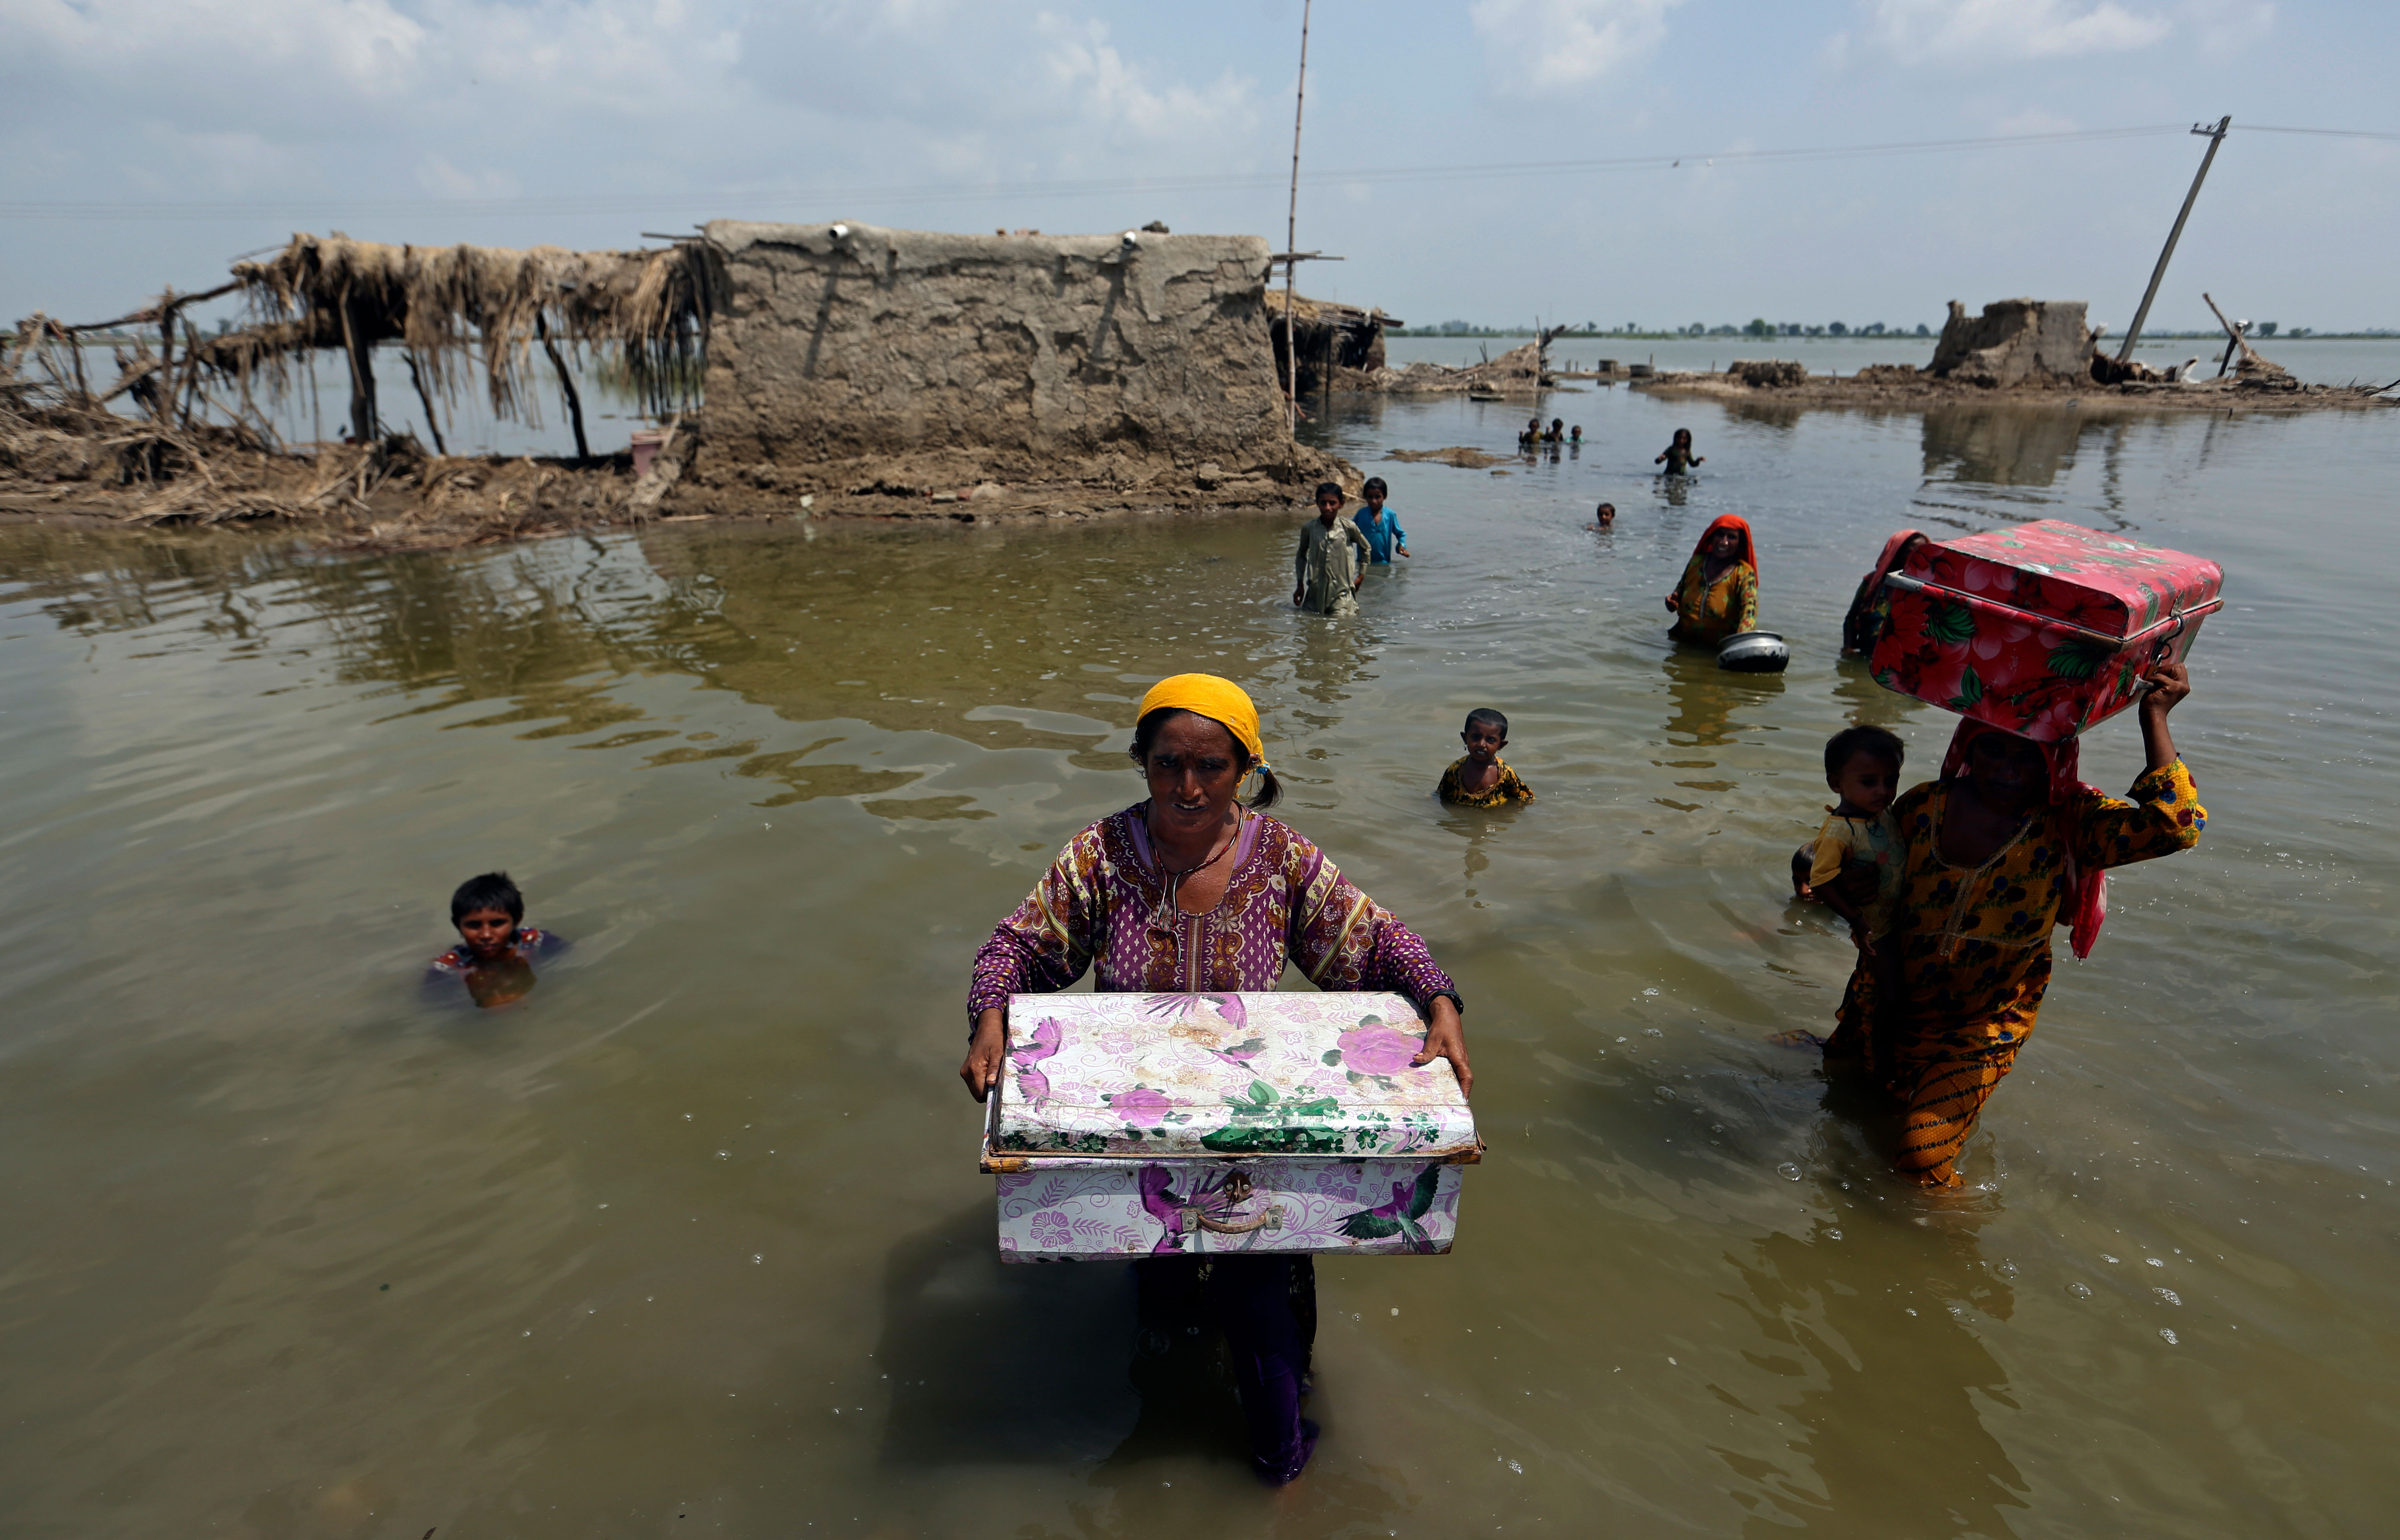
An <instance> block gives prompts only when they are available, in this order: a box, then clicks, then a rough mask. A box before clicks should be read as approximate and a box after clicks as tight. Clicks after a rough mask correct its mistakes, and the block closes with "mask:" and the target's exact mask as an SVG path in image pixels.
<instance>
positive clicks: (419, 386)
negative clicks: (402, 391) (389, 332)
mask: <svg viewBox="0 0 2400 1540" xmlns="http://www.w3.org/2000/svg"><path fill="white" fill-rule="evenodd" d="M402 356H403V357H405V358H406V359H407V360H408V383H409V384H411V385H413V386H415V387H416V401H417V404H418V405H420V406H422V407H424V408H425V430H426V431H427V432H429V433H430V434H432V435H433V452H434V453H435V454H437V455H440V456H442V457H443V458H445V459H446V458H448V457H449V454H450V446H449V445H448V444H445V443H443V442H442V419H441V418H440V417H437V416H434V415H433V396H432V394H431V392H430V391H428V390H427V389H426V388H425V377H424V376H423V375H419V374H418V373H417V372H416V354H415V353H408V354H403V355H402Z"/></svg>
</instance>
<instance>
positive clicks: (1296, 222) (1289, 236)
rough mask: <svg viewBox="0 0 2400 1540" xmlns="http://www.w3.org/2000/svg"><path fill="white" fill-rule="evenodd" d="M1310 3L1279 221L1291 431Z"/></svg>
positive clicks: (1306, 0) (1296, 385) (1296, 394)
mask: <svg viewBox="0 0 2400 1540" xmlns="http://www.w3.org/2000/svg"><path fill="white" fill-rule="evenodd" d="M1314 4H1315V0H1301V4H1300V78H1299V82H1298V83H1297V84H1296V85H1294V86H1293V88H1292V92H1291V206H1290V207H1289V209H1288V210H1287V211H1285V214H1284V222H1283V252H1284V264H1283V359H1284V377H1283V405H1284V414H1285V419H1286V421H1287V422H1288V423H1289V425H1290V428H1291V430H1292V431H1293V432H1294V433H1297V432H1299V431H1300V339H1299V338H1298V337H1297V336H1295V335H1293V334H1292V330H1291V280H1292V274H1293V273H1294V272H1295V271H1296V270H1297V269H1298V268H1299V266H1300V259H1299V257H1298V255H1297V254H1296V253H1297V252H1299V251H1300V240H1299V234H1300V114H1301V109H1302V106H1304V105H1305V104H1306V102H1307V97H1308V13H1309V8H1310V7H1311V6H1313V5H1314Z"/></svg>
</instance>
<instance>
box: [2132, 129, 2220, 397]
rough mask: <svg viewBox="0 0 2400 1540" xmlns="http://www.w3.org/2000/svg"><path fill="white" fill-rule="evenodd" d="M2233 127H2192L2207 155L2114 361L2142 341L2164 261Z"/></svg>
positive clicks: (2172, 251)
mask: <svg viewBox="0 0 2400 1540" xmlns="http://www.w3.org/2000/svg"><path fill="white" fill-rule="evenodd" d="M2231 127H2233V115H2232V114H2231V113H2227V114H2226V115H2225V116H2223V117H2220V118H2218V119H2217V120H2216V127H2215V128H2213V129H2210V128H2202V127H2194V128H2193V129H2192V130H2191V131H2192V132H2194V133H2196V134H2204V135H2206V136H2207V139H2208V153H2207V154H2206V155H2204V156H2202V157H2200V170H2198V171H2196V172H2194V173H2193V174H2192V179H2191V191H2189V192H2188V193H2186V194H2184V195H2183V209H2182V211H2180V212H2178V213H2177V214H2176V215H2175V228H2174V229H2172V230H2169V231H2168V232H2167V244H2166V249H2165V250H2163V251H2161V252H2159V265H2158V266H2156V267H2153V268H2151V269H2150V286H2149V287H2148V288H2147V289H2145V290H2143V291H2142V307H2141V308H2140V309H2138V310H2136V311H2134V324H2133V325H2131V326H2129V327H2127V328H2126V329H2125V343H2124V346H2123V347H2121V348H2118V349H2117V361H2118V362H2119V363H2122V362H2124V361H2126V360H2128V359H2130V358H2132V357H2133V356H2134V344H2135V343H2137V342H2139V341H2141V340H2142V323H2143V322H2144V321H2146V320H2149V319H2150V301H2152V300H2154V299H2156V298H2158V297H2159V284H2160V282H2161V280H2162V279H2165V278H2166V276H2167V259H2168V258H2170V257H2172V256H2174V255H2175V242H2176V241H2178V240H2181V239H2182V238H2183V222H2184V221H2185V220H2187V219H2189V218H2190V217H2191V206H2192V203H2193V201H2194V200H2195V199H2197V198H2199V197H2200V184H2202V183H2203V182H2205V181H2207V180H2208V168H2209V165H2210V163H2211V162H2213V161H2214V160H2216V147H2217V146H2218V145H2219V144H2222V143H2225V131H2226V130H2227V129H2230V128H2231Z"/></svg>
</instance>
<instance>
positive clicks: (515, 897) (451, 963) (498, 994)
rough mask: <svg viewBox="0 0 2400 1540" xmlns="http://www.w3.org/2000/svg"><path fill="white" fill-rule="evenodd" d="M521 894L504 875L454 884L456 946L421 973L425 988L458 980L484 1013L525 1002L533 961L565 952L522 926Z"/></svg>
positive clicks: (452, 919)
mask: <svg viewBox="0 0 2400 1540" xmlns="http://www.w3.org/2000/svg"><path fill="white" fill-rule="evenodd" d="M524 920H525V894H523V893H519V892H518V891H517V885H516V884H515V883H514V882H511V881H510V880H509V874H508V873H506V872H485V873H484V875H483V876H481V877H470V878H469V879H467V880H466V881H464V882H461V883H460V884H458V891H457V893H452V894H451V895H450V923H451V924H453V925H456V926H457V928H458V945H457V946H456V947H451V948H450V949H449V950H448V951H446V952H443V954H442V955H441V956H440V957H437V958H435V959H434V960H433V961H432V962H431V963H430V964H429V965H428V966H427V968H426V970H425V982H426V983H427V984H428V985H429V986H433V985H446V984H447V983H449V982H450V981H451V980H453V979H456V980H457V981H458V982H460V983H463V984H465V985H466V986H467V993H468V994H469V995H470V996H471V997H472V998H473V1000H474V1002H475V1003H476V1004H478V1005H480V1006H483V1007H484V1008H485V1009H486V1010H488V1009H490V1008H491V1007H493V1006H495V1005H508V1004H511V1003H513V1002H517V1001H520V1000H523V999H524V998H525V996H526V995H528V994H530V993H531V992H532V991H533V987H534V984H535V979H534V975H533V960H534V959H535V958H537V957H547V956H549V955H550V954H552V953H553V952H557V951H560V950H562V949H564V948H565V947H566V942H564V941H561V940H560V939H559V938H558V937H556V936H554V935H552V934H550V933H549V932H547V931H539V930H536V929H534V928H533V927H532V926H530V925H527V924H525V923H524Z"/></svg>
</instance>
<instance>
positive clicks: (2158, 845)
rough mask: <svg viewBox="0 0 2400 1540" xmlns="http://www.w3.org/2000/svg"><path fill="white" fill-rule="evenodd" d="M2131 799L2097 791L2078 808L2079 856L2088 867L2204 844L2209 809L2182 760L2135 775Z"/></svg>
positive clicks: (2128, 796)
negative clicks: (2201, 799) (2106, 794)
mask: <svg viewBox="0 0 2400 1540" xmlns="http://www.w3.org/2000/svg"><path fill="white" fill-rule="evenodd" d="M2125 796H2126V798H2127V799H2126V800H2124V801H2119V800H2118V799H2117V798H2116V797H2101V796H2093V797H2085V798H2084V800H2083V804H2082V806H2081V807H2080V809H2079V810H2078V813H2079V819H2078V830H2077V835H2078V838H2077V845H2076V852H2075V854H2076V859H2077V860H2079V861H2080V862H2082V863H2083V865H2086V866H2122V865H2128V864H2129V863H2132V862H2135V861H2148V860H2151V859H2153V858H2154V857H2157V856H2161V855H2173V854H2174V853H2175V852H2177V851H2188V850H2189V849H2191V848H2192V847H2193V846H2194V845H2197V844H2199V843H2200V832H2201V830H2202V829H2204V828H2206V827H2208V810H2207V809H2206V808H2203V807H2202V806H2201V805H2200V788H2199V786H2198V785H2196V784H2193V782H2192V779H2191V771H2190V770H2189V769H2188V768H2187V767H2186V766H2185V764H2184V762H2183V761H2182V760H2180V759H2178V760H2176V761H2175V763H2174V764H2172V765H2169V766H2168V767H2167V768H2166V769H2164V770H2144V771H2143V772H2142V773H2141V774H2140V775H2138V776H2135V777H2134V786H2133V789H2132V790H2131V791H2129V792H2127V793H2126V794H2125Z"/></svg>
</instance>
